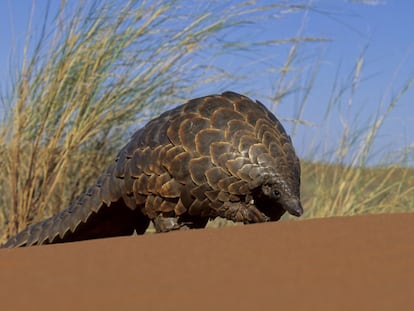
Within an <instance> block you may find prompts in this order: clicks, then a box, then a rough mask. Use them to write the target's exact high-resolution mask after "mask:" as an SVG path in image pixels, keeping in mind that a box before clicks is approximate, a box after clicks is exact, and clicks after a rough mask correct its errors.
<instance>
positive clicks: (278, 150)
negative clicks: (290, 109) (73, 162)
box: [4, 92, 301, 247]
mask: <svg viewBox="0 0 414 311" xmlns="http://www.w3.org/2000/svg"><path fill="white" fill-rule="evenodd" d="M269 180H270V181H269ZM265 183H273V184H275V183H276V184H277V187H278V189H279V194H280V192H282V194H281V195H282V196H284V197H285V198H284V200H282V201H280V202H275V201H272V200H269V198H268V197H266V196H264V195H263V189H264V188H263V185H264V184H265ZM270 186H271V185H270ZM299 186H300V165H299V160H298V158H297V156H296V154H295V151H294V149H293V146H292V143H291V140H290V138H289V136H288V135H287V134H286V132H285V130H284V129H283V127H282V125H281V124H280V122H279V121H278V120H277V119H276V117H275V116H274V115H273V114H272V113H270V112H269V111H268V110H267V109H266V108H265V107H264V106H263V105H262V104H261V103H259V102H253V101H252V100H250V99H249V98H247V97H245V96H242V95H239V94H236V93H232V92H226V93H223V94H221V95H212V96H206V97H202V98H198V99H193V100H191V101H189V102H187V103H186V104H184V105H182V106H179V107H177V108H175V109H172V110H170V111H167V112H165V113H163V114H162V115H160V116H159V117H158V118H156V119H154V120H152V121H150V122H149V123H148V124H147V125H146V126H145V127H143V128H142V129H140V130H138V131H137V132H136V133H135V134H134V135H133V137H132V139H131V140H130V142H129V143H128V144H127V145H126V146H125V147H124V148H123V149H122V150H121V151H120V153H119V154H118V156H117V158H116V161H115V162H114V164H113V165H111V166H110V167H109V168H108V169H107V170H106V172H105V173H104V174H103V175H102V176H101V177H100V178H99V179H98V180H97V182H96V184H95V185H94V186H92V187H91V188H89V189H88V190H87V191H86V192H85V193H84V194H83V195H81V196H80V197H79V198H78V199H77V200H76V201H75V202H73V203H72V205H70V206H69V207H68V208H67V209H65V210H63V211H62V212H61V213H59V214H58V215H56V216H54V217H52V218H49V219H46V220H44V221H42V222H40V223H37V224H34V225H31V226H29V227H28V228H26V229H25V230H24V231H22V232H20V233H19V234H18V235H16V236H15V237H12V238H11V239H10V240H9V241H8V242H7V243H6V244H5V245H4V246H5V247H16V246H30V245H35V244H47V243H59V242H67V241H77V240H86V239H93V238H101V237H110V236H118V235H129V234H132V233H133V232H134V230H136V231H137V232H138V233H139V234H140V233H143V232H145V230H146V229H147V227H148V225H149V222H150V221H153V222H154V224H155V227H156V229H157V231H169V230H173V229H179V228H182V227H186V228H197V227H204V226H205V225H206V223H207V221H208V219H209V218H214V217H216V216H221V217H224V218H227V219H230V220H234V221H242V222H244V223H253V222H262V221H269V220H278V219H279V218H280V217H281V215H282V214H283V213H284V212H285V210H287V211H289V212H290V213H292V214H295V215H296V216H298V215H300V214H301V206H300V195H299ZM269 189H270V188H269ZM292 201H294V204H293V205H295V204H296V206H295V207H293V211H292V210H290V209H289V208H292V207H291V206H290V207H289V206H288V207H286V206H285V205H286V204H287V205H289V204H290V203H286V202H292Z"/></svg>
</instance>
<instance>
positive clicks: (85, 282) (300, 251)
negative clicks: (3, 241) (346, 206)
mask: <svg viewBox="0 0 414 311" xmlns="http://www.w3.org/2000/svg"><path fill="white" fill-rule="evenodd" d="M0 284H1V285H0V308H1V309H2V310H171V311H173V310H276V309H278V310H414V214H394V215H374V216H373V215H371V216H354V217H341V218H329V219H313V220H303V221H285V222H277V223H266V224H256V225H248V226H236V227H227V228H221V229H203V230H191V231H181V232H172V233H168V234H157V235H146V236H130V237H121V238H110V239H101V240H93V241H84V242H76V243H66V244H56V245H48V246H36V247H30V248H20V249H1V250H0Z"/></svg>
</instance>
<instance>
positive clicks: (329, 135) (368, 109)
mask: <svg viewBox="0 0 414 311" xmlns="http://www.w3.org/2000/svg"><path fill="white" fill-rule="evenodd" d="M372 2H374V1H372ZM375 2H376V3H380V4H379V5H361V4H359V3H357V1H353V2H352V1H348V2H347V1H340V0H337V1H328V0H325V1H313V2H312V4H313V5H314V6H315V9H314V10H312V11H310V12H308V13H306V14H305V13H303V12H302V13H299V14H292V15H287V16H286V17H284V18H282V19H279V20H277V21H275V23H274V24H273V23H266V24H262V25H260V22H259V25H258V27H257V28H256V31H253V30H251V29H248V28H240V29H239V30H237V31H235V32H234V33H232V34H230V35H232V36H235V37H240V38H249V37H250V38H251V37H263V39H281V38H286V37H291V36H294V35H296V34H297V33H298V31H299V28H300V27H301V25H302V26H303V33H302V35H304V36H309V37H310V36H313V37H324V38H329V39H331V41H329V42H320V43H313V44H308V45H304V46H302V48H301V50H300V59H299V61H298V63H297V66H302V67H303V68H305V69H306V68H312V66H313V67H314V66H315V64H316V63H317V64H318V65H319V67H318V68H319V71H318V74H317V78H316V80H315V85H314V88H313V90H312V92H311V94H310V95H309V98H308V103H307V104H306V106H305V109H304V114H303V116H302V118H303V120H304V121H305V122H307V123H308V124H311V126H299V127H298V129H297V130H298V131H297V134H296V135H295V137H294V140H295V146H296V148H297V149H298V152H299V154H300V155H301V156H302V157H309V154H310V151H309V150H310V149H312V148H316V146H318V147H319V148H322V147H321V146H324V147H323V148H322V149H324V150H325V149H326V150H329V149H335V144H337V141H338V140H339V137H340V134H341V133H342V130H343V126H349V127H350V128H351V130H352V129H356V128H358V129H359V128H361V129H363V128H364V127H365V126H369V124H370V123H369V122H371V121H372V118H373V116H374V115H375V114H376V113H380V114H381V113H383V112H384V111H385V109H386V107H387V105H388V103H389V101H390V98H391V97H392V96H394V95H395V94H396V93H397V92H398V91H399V90H400V89H401V88H402V87H403V86H404V84H405V83H406V82H407V81H408V80H410V79H413V78H414V36H413V35H412V30H413V29H414V21H413V17H412V13H413V12H414V1H375ZM32 3H33V1H32V0H18V1H12V0H0V30H1V31H0V42H1V47H2V48H1V49H0V88H1V89H4V88H5V87H6V81H7V80H8V79H9V78H8V71H9V68H10V62H9V60H10V55H13V58H14V59H19V57H21V55H22V54H23V51H22V47H23V43H24V39H25V35H26V34H25V33H26V27H27V21H28V16H29V15H30V10H31V8H32ZM34 3H35V14H34V19H33V24H34V27H35V28H34V29H40V27H41V25H42V24H43V15H42V14H43V13H44V10H45V3H46V1H35V2H34ZM59 3H60V1H52V9H53V8H54V7H56V6H58V5H59ZM183 3H185V1H184V2H183ZM188 3H190V2H188ZM33 36H36V33H35V32H34V33H33ZM288 51H289V46H285V47H280V48H275V47H271V48H269V49H260V51H258V55H257V58H258V59H259V60H261V59H262V60H263V61H257V62H256V61H255V62H253V61H250V62H251V64H250V66H251V67H249V65H248V64H247V63H248V62H249V61H246V58H244V57H238V56H237V55H236V56H235V55H222V56H221V57H219V58H216V59H214V60H213V61H211V60H210V63H211V62H212V63H213V64H214V63H215V64H218V65H220V66H223V67H225V68H226V69H227V70H229V71H233V70H238V69H239V68H241V67H242V68H244V70H246V71H249V70H252V72H253V71H254V75H252V77H254V78H252V79H251V81H247V82H246V81H243V82H240V83H239V82H237V81H234V82H232V84H231V85H230V88H231V89H232V90H234V91H238V92H241V93H249V94H254V97H255V98H257V99H259V100H261V101H263V102H264V103H268V102H267V100H268V97H271V96H272V92H273V91H274V89H275V87H277V86H276V85H275V84H276V83H277V79H276V78H275V76H274V73H270V72H266V70H265V69H266V66H268V67H269V65H273V66H276V67H277V66H278V65H279V66H280V65H282V64H283V63H284V61H285V59H286V56H287V53H288ZM363 51H365V52H364V65H363V71H362V75H361V83H360V84H359V87H358V89H357V92H356V95H355V96H354V97H353V98H352V101H351V100H349V99H348V98H349V97H348V95H345V96H344V97H343V102H342V103H341V104H339V105H337V106H335V107H334V109H333V110H334V112H333V113H332V118H331V119H330V120H329V122H328V121H327V120H324V119H323V116H324V113H325V111H326V109H327V106H328V102H329V99H330V97H331V95H332V87H333V83H334V80H335V77H337V79H338V81H339V82H338V83H340V84H341V83H342V84H344V85H347V81H348V82H349V81H350V80H349V75H350V74H351V72H352V69H353V68H354V66H355V64H356V61H357V59H358V56H359V55H360V54H361V53H362V52H363ZM206 53H207V52H206ZM202 55H203V54H202ZM253 63H254V65H253ZM259 72H262V74H260V75H258V73H259ZM307 75H309V73H306V71H304V74H303V77H301V79H303V81H300V80H299V84H302V85H305V83H306V80H307V79H309V76H307ZM348 85H349V83H348ZM221 91H223V90H222V89H218V88H216V89H215V88H214V87H213V86H210V87H206V88H205V89H203V88H199V89H197V90H195V91H194V94H188V98H191V97H194V96H200V95H206V94H208V93H217V92H221ZM299 94H300V92H299ZM299 94H296V95H292V96H288V97H286V99H285V100H283V102H282V103H281V104H280V105H279V106H278V107H277V108H276V109H275V110H274V111H276V114H277V116H279V117H281V119H282V120H285V119H286V120H288V119H289V118H292V117H293V116H294V113H295V111H296V110H297V109H298V105H299V103H298V101H299V100H300V95H299ZM413 99H414V89H410V90H409V91H408V92H407V93H406V94H405V95H404V96H403V97H402V98H401V100H400V101H399V102H398V104H397V106H396V108H395V109H394V110H393V111H392V112H391V113H390V115H389V116H388V117H387V119H386V121H385V123H384V125H383V127H382V128H381V129H380V131H379V136H378V139H377V140H376V141H375V149H376V150H377V151H378V155H376V156H374V157H373V160H372V164H375V163H379V162H381V160H382V156H383V155H384V151H386V152H385V154H387V155H389V154H390V153H392V152H393V151H394V150H395V151H397V150H400V149H401V148H407V147H411V159H410V160H409V161H408V163H409V164H411V165H413V164H414V159H413V158H414V155H413V153H414V151H413V149H414V103H413ZM341 122H342V123H341ZM353 122H355V123H353ZM283 123H284V124H286V127H287V128H288V130H289V131H292V126H291V125H290V123H289V122H288V121H284V122H283ZM342 124H345V125H342ZM319 152H321V150H319ZM319 156H320V155H319Z"/></svg>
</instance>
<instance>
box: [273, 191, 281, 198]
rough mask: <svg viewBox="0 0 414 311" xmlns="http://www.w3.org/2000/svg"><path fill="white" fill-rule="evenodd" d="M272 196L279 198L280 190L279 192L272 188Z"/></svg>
mask: <svg viewBox="0 0 414 311" xmlns="http://www.w3.org/2000/svg"><path fill="white" fill-rule="evenodd" d="M273 196H274V197H275V198H276V199H279V198H280V192H279V190H273Z"/></svg>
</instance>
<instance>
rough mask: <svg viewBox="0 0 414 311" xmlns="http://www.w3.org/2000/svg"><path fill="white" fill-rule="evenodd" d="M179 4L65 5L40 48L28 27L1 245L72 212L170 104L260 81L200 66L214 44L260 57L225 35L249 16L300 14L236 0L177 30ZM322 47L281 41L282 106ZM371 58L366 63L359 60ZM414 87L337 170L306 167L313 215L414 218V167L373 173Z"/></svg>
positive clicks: (4, 155)
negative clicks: (386, 125)
mask: <svg viewBox="0 0 414 311" xmlns="http://www.w3.org/2000/svg"><path fill="white" fill-rule="evenodd" d="M101 3H102V4H101ZM176 4H177V3H176V2H174V1H159V2H157V1H155V2H148V3H147V2H137V1H130V2H128V3H127V4H125V5H124V6H123V7H118V6H116V4H115V3H107V2H100V1H96V2H93V3H92V4H91V6H90V7H88V8H85V7H84V6H82V5H79V6H78V7H77V8H76V9H75V11H74V12H72V13H68V11H67V10H66V6H65V2H62V8H61V11H60V12H58V14H57V16H56V17H54V18H53V22H52V25H53V26H54V27H50V28H51V29H53V31H52V32H50V33H49V32H47V31H46V30H45V29H46V27H45V29H43V32H41V38H40V40H39V41H36V42H33V41H32V40H31V36H30V33H31V31H32V30H31V28H29V29H28V31H27V43H26V45H25V49H24V57H23V62H22V63H21V65H20V66H17V67H16V68H13V70H12V73H13V75H12V79H11V83H10V85H9V86H2V88H1V89H2V90H4V89H5V90H6V92H3V93H2V94H1V98H2V107H3V109H4V115H3V116H4V118H3V121H2V122H1V124H0V157H1V159H2V161H1V162H0V241H4V239H5V238H6V237H7V236H10V235H13V234H15V233H16V232H18V231H19V230H22V229H23V228H25V227H26V226H27V225H28V224H29V223H32V222H36V221H39V220H41V219H44V218H46V217H48V216H50V215H53V214H55V213H57V212H58V211H60V210H62V209H64V208H65V207H67V206H68V204H69V202H70V201H71V200H73V199H75V198H76V196H77V195H78V194H80V193H81V192H83V191H84V190H85V189H86V188H87V187H88V186H89V185H91V184H92V183H93V182H94V181H95V179H96V177H97V176H99V175H100V174H101V173H102V172H103V170H104V169H105V167H106V166H107V165H108V163H110V162H111V161H113V159H114V156H115V155H116V154H117V152H118V150H119V149H120V148H121V146H122V145H123V144H124V143H126V142H127V141H128V138H129V135H130V134H131V127H132V128H133V129H137V124H141V123H142V121H144V120H146V119H148V117H149V115H154V114H156V113H157V112H158V111H159V110H160V109H161V107H162V106H163V105H166V104H169V105H171V104H176V103H182V102H184V101H185V100H187V99H188V97H187V94H189V93H190V92H191V91H192V90H194V89H196V88H197V87H199V86H202V85H204V84H206V83H209V82H211V81H214V82H215V83H216V84H217V83H220V81H221V82H223V83H225V82H226V81H228V80H229V79H230V78H231V79H245V80H246V81H249V79H251V77H248V76H247V77H245V76H240V75H239V73H229V72H226V71H225V69H224V68H221V67H217V66H211V65H208V64H204V63H200V64H199V65H198V66H195V65H194V63H193V62H191V58H192V57H199V54H198V53H199V52H200V51H201V52H202V51H203V50H205V49H209V48H211V44H213V43H214V44H215V48H218V49H219V50H220V52H221V53H226V51H229V52H232V53H234V52H235V51H236V52H237V51H244V52H245V51H246V50H247V51H248V49H249V48H250V47H251V46H249V45H246V44H239V43H238V42H229V41H226V42H221V41H220V40H214V38H216V37H220V36H222V35H223V36H225V35H226V34H228V33H229V32H231V31H234V30H235V29H236V27H237V26H238V25H243V24H249V23H254V22H255V20H249V16H251V13H252V12H254V13H255V14H257V13H259V14H260V13H263V16H267V18H272V16H273V15H272V13H274V12H275V11H277V12H278V14H282V13H281V12H282V11H283V12H287V11H289V10H288V9H289V6H288V5H286V4H281V3H276V4H274V5H273V6H264V7H254V8H253V7H252V6H250V5H249V4H248V3H247V2H246V3H244V2H243V3H241V4H240V5H238V6H229V5H227V4H226V5H223V7H222V9H223V10H224V11H222V12H220V13H221V14H214V12H213V13H209V11H208V10H206V11H205V12H198V13H197V14H195V15H191V12H190V13H188V15H186V16H183V17H182V18H183V19H185V22H183V23H182V25H181V26H177V24H176V23H175V18H176V14H177V11H176V9H175V6H176ZM305 8H306V6H292V7H291V8H290V9H291V11H292V12H295V11H297V10H302V9H305ZM283 14H285V13H283ZM286 14H288V13H286ZM254 16H256V18H257V15H254ZM318 40H321V39H320V38H302V37H300V36H298V37H297V38H288V39H284V40H281V41H280V42H279V41H278V40H275V41H274V42H273V43H272V44H275V45H278V44H286V43H288V44H290V46H291V49H290V53H289V55H288V56H287V59H286V61H285V63H284V65H283V66H282V67H279V68H278V69H276V68H274V71H275V74H276V73H277V74H278V77H279V79H278V82H277V86H276V87H275V91H274V93H275V96H274V98H275V103H276V104H277V103H278V102H279V101H280V99H281V98H283V96H284V95H285V94H288V93H290V92H293V91H294V90H295V89H296V86H297V85H296V84H297V82H298V80H297V77H298V75H300V73H299V74H298V75H296V76H295V77H293V78H290V77H289V75H288V73H289V72H291V69H292V68H293V66H294V63H295V60H296V59H297V58H298V53H300V49H299V47H300V46H301V44H302V43H303V42H312V41H318ZM212 42H213V43H212ZM249 44H252V45H255V47H257V46H258V45H260V44H270V43H269V42H253V43H249ZM252 56H254V54H253V55H252ZM362 61H363V57H361V59H359V60H358V61H357V64H361V62H362ZM360 70H361V66H356V68H355V72H354V74H353V79H352V81H351V82H350V84H349V85H350V88H351V89H352V93H354V92H356V90H357V88H358V86H359V84H358V81H359V76H360ZM292 71H293V70H292ZM313 74H314V76H312V77H311V79H309V82H308V85H307V87H306V90H307V91H306V92H305V93H304V94H302V95H301V96H302V97H301V100H300V105H301V109H299V110H298V114H297V115H296V116H294V121H295V126H299V125H301V126H308V125H307V123H306V122H303V120H302V113H303V108H304V107H305V106H306V105H307V104H308V95H309V93H310V92H311V91H312V89H313V85H314V81H315V78H316V75H317V71H316V70H315V71H314V72H313ZM355 81H356V82H355ZM410 87H411V81H409V82H408V83H407V85H406V86H405V88H402V90H401V92H400V93H398V94H397V96H395V97H394V98H393V100H392V101H391V102H390V103H389V105H388V106H387V107H388V109H387V110H386V111H385V112H384V113H383V114H382V115H378V116H376V119H375V120H373V122H372V123H371V126H370V127H369V128H368V130H366V131H365V132H364V133H361V132H359V131H358V132H352V130H351V131H350V129H351V128H352V127H351V126H349V127H345V128H344V133H343V135H342V138H341V140H340V141H339V142H338V147H337V150H335V153H334V155H333V156H332V157H331V158H329V159H323V158H321V159H316V160H319V161H321V162H324V163H325V164H322V163H317V161H314V162H313V163H312V162H306V161H303V164H302V170H303V174H302V196H303V203H304V206H305V209H306V214H305V217H326V216H333V215H354V214H364V213H380V212H381V213H382V212H402V211H414V206H413V204H414V203H413V202H414V199H413V195H414V194H413V193H414V184H413V178H412V176H413V175H414V174H413V170H412V169H405V168H400V166H402V164H403V163H402V161H401V163H394V164H393V165H389V166H387V167H382V168H367V165H366V164H367V161H366V159H367V157H368V156H369V155H370V153H371V152H372V149H371V146H372V143H373V140H374V139H375V137H376V134H377V131H378V128H380V127H381V125H382V123H383V122H384V120H385V119H386V118H387V116H388V114H389V112H390V111H391V110H392V109H394V108H395V107H396V106H397V105H398V102H399V98H400V97H399V96H402V95H403V94H404V92H405V91H406V90H407V89H409V88H410ZM343 97H344V95H343V90H342V89H339V90H334V91H333V92H332V100H331V101H330V102H329V103H328V104H327V114H326V119H329V116H330V111H332V107H333V106H335V105H337V104H338V101H339V99H341V98H343ZM295 132H296V129H295V128H294V129H293V133H295ZM357 137H358V139H356V138H357ZM293 138H295V137H293ZM358 142H363V143H362V144H358ZM359 146H362V147H359ZM355 149H356V151H355V152H356V153H355V154H357V156H354V155H351V156H352V158H353V160H352V161H351V164H350V165H348V166H345V165H338V163H343V158H344V157H345V156H349V150H355ZM335 154H336V155H335ZM326 163H328V164H326ZM224 224H226V223H225V222H224ZM216 225H217V226H220V225H223V222H221V221H218V222H216Z"/></svg>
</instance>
